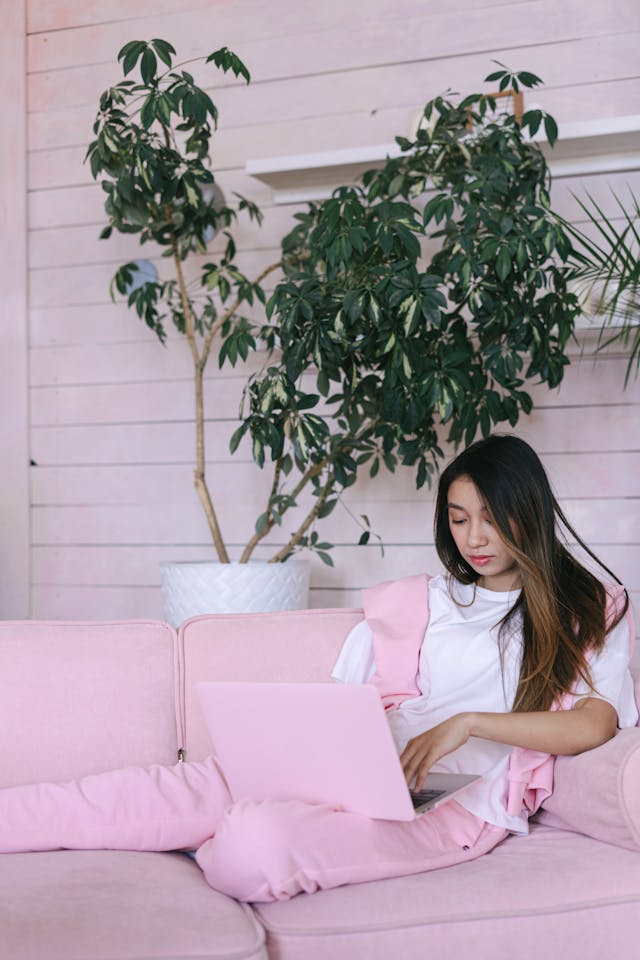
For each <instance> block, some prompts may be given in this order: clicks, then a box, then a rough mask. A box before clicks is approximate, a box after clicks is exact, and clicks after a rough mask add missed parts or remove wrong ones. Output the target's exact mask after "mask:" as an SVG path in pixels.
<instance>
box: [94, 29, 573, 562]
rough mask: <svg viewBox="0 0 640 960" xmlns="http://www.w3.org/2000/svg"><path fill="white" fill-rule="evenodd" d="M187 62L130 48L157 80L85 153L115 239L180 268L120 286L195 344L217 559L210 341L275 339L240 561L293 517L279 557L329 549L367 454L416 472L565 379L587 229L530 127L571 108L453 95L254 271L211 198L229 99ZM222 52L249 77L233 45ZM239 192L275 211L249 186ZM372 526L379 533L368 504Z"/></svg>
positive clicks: (201, 488) (216, 344)
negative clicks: (207, 258) (136, 240)
mask: <svg viewBox="0 0 640 960" xmlns="http://www.w3.org/2000/svg"><path fill="white" fill-rule="evenodd" d="M173 56H174V50H173V47H171V45H170V44H168V43H166V41H162V40H153V41H151V42H150V43H146V42H143V41H133V42H132V43H129V44H127V45H126V46H125V47H124V48H123V49H122V50H121V51H120V54H119V59H120V60H121V61H122V65H123V68H124V72H125V75H128V74H129V73H130V72H131V71H132V70H134V69H135V68H136V66H139V69H140V79H139V80H138V81H132V80H127V79H125V80H123V81H120V83H118V84H116V86H114V87H112V88H110V89H109V90H107V91H105V93H104V94H103V95H102V98H101V101H100V112H99V114H98V117H97V119H96V123H95V126H94V132H95V140H94V141H93V142H92V144H91V146H90V147H89V151H88V156H89V158H90V161H91V169H92V172H93V175H94V177H96V178H98V179H101V180H102V185H103V188H104V189H105V191H106V194H107V197H106V204H105V207H106V211H107V214H108V218H109V223H108V226H107V227H106V229H105V230H104V231H103V236H108V235H109V234H110V232H111V231H112V230H117V231H120V232H124V233H128V232H136V233H138V234H139V236H140V241H141V243H145V242H146V241H149V240H152V241H155V242H156V243H157V244H159V245H160V246H161V247H163V248H165V255H167V256H168V257H169V258H170V259H171V261H172V263H173V277H172V278H171V279H169V280H164V281H157V282H147V283H143V284H142V285H140V286H139V287H137V288H134V289H132V288H131V281H132V279H133V277H134V265H133V264H125V265H124V266H123V267H122V268H120V270H119V271H118V272H117V273H116V276H115V278H114V284H115V288H116V289H117V290H118V291H120V293H124V294H126V295H128V301H129V304H130V306H132V307H133V308H135V310H136V311H137V313H138V314H139V315H140V316H141V317H142V318H143V319H144V320H145V322H146V323H147V324H148V326H149V327H150V328H151V329H152V330H153V331H154V332H155V334H156V335H157V336H159V337H160V339H164V336H165V322H166V319H167V318H169V319H170V320H171V321H172V322H173V324H174V325H175V327H176V328H177V330H178V331H179V332H180V333H182V334H184V336H185V337H186V339H187V341H188V344H189V348H190V351H191V356H192V359H193V370H194V383H195V392H196V406H195V419H196V471H195V483H196V487H197V489H198V493H199V495H200V498H201V501H202V504H203V507H204V509H205V512H206V515H207V518H208V520H209V525H210V528H211V532H212V536H213V540H214V543H215V547H216V550H217V554H218V557H219V559H220V560H223V561H227V560H228V559H229V557H228V551H227V549H226V547H225V544H224V541H223V538H222V533H221V531H220V526H219V524H218V519H217V516H216V514H215V511H214V507H213V500H212V497H211V495H210V493H209V489H208V485H207V482H206V477H205V467H206V458H205V450H204V429H203V426H204V415H203V388H204V370H205V366H206V364H207V362H208V360H209V359H210V357H211V355H212V353H214V352H216V351H217V354H218V360H219V363H220V364H222V363H223V362H225V360H229V361H230V362H232V363H233V362H235V361H236V359H237V358H238V357H240V358H242V359H244V358H245V357H246V356H247V353H248V351H249V350H251V349H253V348H254V347H255V346H256V343H257V339H259V341H260V342H261V344H262V345H264V346H266V348H267V350H268V357H267V361H266V363H265V366H264V368H263V369H262V370H261V371H260V372H259V373H258V374H256V375H254V376H252V377H250V378H249V380H248V383H247V389H246V394H245V407H244V410H243V413H242V415H241V422H240V425H239V427H238V429H237V430H236V432H235V434H234V437H233V439H232V443H231V447H232V451H234V450H235V449H236V448H237V446H238V444H239V443H240V442H241V440H242V438H243V437H244V436H245V435H246V434H249V435H250V437H251V441H252V453H253V458H254V460H255V461H256V463H257V464H258V466H260V467H265V465H266V462H267V459H270V460H271V464H272V470H273V476H272V483H271V488H270V493H269V496H268V499H267V502H266V503H265V505H264V509H263V510H262V512H261V514H260V516H259V517H258V520H257V522H256V525H255V531H254V533H253V535H252V536H251V537H250V539H249V542H248V543H247V545H246V547H245V549H244V550H243V551H242V555H241V558H240V559H241V560H242V561H247V560H248V559H249V557H250V556H251V555H252V553H253V550H254V549H255V547H256V546H257V545H258V543H260V542H261V541H262V540H263V539H264V538H265V537H266V536H267V535H268V534H269V533H270V532H271V531H272V530H273V528H274V527H275V526H276V525H279V526H283V525H284V522H285V519H287V521H288V520H289V518H294V517H295V521H294V523H293V530H289V531H287V532H286V534H285V535H284V536H283V537H282V538H281V539H282V540H284V545H283V546H281V547H280V548H277V549H276V550H275V551H274V553H273V555H272V557H271V559H272V560H273V561H281V560H285V559H286V558H287V557H288V556H290V555H291V553H292V552H294V551H295V550H296V549H298V548H300V547H305V546H306V547H310V548H312V549H315V550H317V551H318V553H319V554H320V556H321V558H322V559H323V560H325V561H326V562H328V563H330V562H331V559H330V556H329V554H328V553H327V549H328V548H329V546H330V544H328V543H323V542H321V540H320V538H319V535H318V531H317V528H316V527H317V521H318V520H322V518H324V517H326V516H327V515H328V514H329V513H331V511H332V510H333V509H334V508H335V506H336V504H337V503H338V502H340V499H341V494H342V492H343V491H344V490H345V489H346V488H348V487H350V486H351V485H352V484H353V483H354V482H355V481H356V478H357V476H358V474H359V473H360V472H361V471H362V470H363V469H365V470H368V472H369V474H370V475H371V476H372V477H373V476H375V475H376V473H377V472H378V470H379V468H380V465H381V464H382V465H384V466H385V467H386V468H387V469H389V470H394V468H395V467H396V465H397V464H398V462H401V463H403V464H407V465H415V466H416V467H417V484H418V486H421V485H422V484H424V483H425V482H426V481H428V480H429V479H430V476H431V474H432V473H433V471H434V469H435V467H436V464H437V462H438V459H439V458H440V457H441V456H442V451H441V449H440V445H439V433H438V428H439V426H440V424H444V425H446V427H447V428H448V435H449V439H450V440H452V441H453V442H455V443H458V442H460V441H469V440H471V439H472V438H473V437H474V436H475V435H476V433H477V432H478V431H481V432H482V433H485V434H486V433H488V432H489V431H490V430H491V429H492V427H493V426H494V425H495V424H499V423H503V422H505V421H506V422H508V423H510V424H511V425H515V423H516V422H517V421H518V418H519V416H520V414H521V412H523V411H524V412H525V413H527V412H529V410H530V409H531V399H530V397H529V395H528V393H527V392H526V389H525V386H526V380H527V379H531V378H537V379H539V380H541V381H542V382H545V383H547V384H549V386H552V387H553V386H556V385H557V384H558V383H559V382H560V380H561V378H562V375H563V370H564V366H565V364H566V363H567V358H566V356H565V352H564V350H565V346H566V343H567V340H568V338H569V336H570V334H571V332H572V327H573V319H574V316H575V314H576V313H577V312H578V305H577V301H576V298H575V296H574V295H573V294H571V293H570V292H569V291H568V290H567V286H566V279H565V273H564V271H563V263H564V261H566V258H567V256H568V254H569V251H570V244H569V241H568V239H567V235H566V232H565V230H564V228H563V225H562V224H561V223H560V222H559V221H558V219H557V218H556V217H555V216H554V215H553V213H552V211H551V210H550V205H549V194H548V187H549V174H548V170H547V167H546V164H545V160H544V157H543V155H542V153H541V152H540V150H539V149H538V147H537V146H536V145H535V144H533V143H532V142H531V141H530V139H529V134H533V133H535V131H536V130H537V129H538V127H539V126H540V125H541V124H542V123H544V124H545V126H546V129H547V134H548V137H549V139H550V140H553V139H554V137H555V133H556V131H555V124H554V122H553V120H552V118H551V117H549V116H547V115H545V114H543V113H541V112H540V111H537V110H535V111H529V112H528V113H526V114H525V116H524V118H523V121H522V126H521V127H520V126H519V125H518V123H517V122H516V120H515V119H514V117H513V116H511V115H502V114H499V113H498V112H497V109H496V100H495V99H494V98H492V97H490V96H486V95H482V94H473V95H471V96H469V97H467V98H465V99H464V100H463V101H462V102H460V103H456V102H453V100H452V99H450V98H445V97H438V98H436V99H435V100H433V101H431V102H430V103H428V104H427V106H426V108H425V111H424V119H425V124H424V126H423V127H422V126H421V128H420V129H419V131H418V133H417V135H416V138H415V140H408V139H404V138H398V142H399V143H400V146H401V147H402V151H403V155H402V156H401V157H400V158H399V159H393V160H388V161H387V162H386V163H385V164H384V166H383V168H382V169H381V170H376V171H371V172H369V173H368V174H366V175H365V177H364V178H363V180H362V182H361V183H359V184H357V185H355V186H351V187H342V188H340V189H339V190H337V191H336V192H335V193H334V195H333V196H332V197H331V198H329V199H328V200H326V201H323V202H321V203H317V204H310V205H309V206H308V208H307V210H305V211H304V212H302V213H299V214H297V221H298V223H297V225H296V227H295V228H294V230H293V231H292V232H291V233H290V234H289V235H288V236H287V237H286V238H285V240H284V241H283V251H282V258H281V260H279V261H278V263H274V264H271V265H270V266H269V267H267V268H266V269H265V270H264V271H263V273H262V274H261V276H260V277H258V278H255V279H253V280H250V279H249V278H247V277H246V276H245V275H244V274H243V273H242V272H241V271H240V270H239V269H238V268H237V265H236V264H235V263H234V257H235V247H234V243H233V239H232V236H231V234H230V232H229V231H228V229H227V228H228V227H229V226H230V225H231V224H232V221H233V219H234V218H235V215H236V211H235V210H234V209H232V208H230V207H229V206H227V205H226V204H224V203H223V204H221V205H216V204H212V203H211V202H207V199H206V196H205V191H206V188H207V187H208V186H210V185H211V184H212V183H213V173H212V171H211V164H210V153H209V150H210V139H211V136H212V133H213V130H214V128H215V124H216V119H217V110H216V108H215V106H214V104H213V102H212V101H211V99H210V97H209V96H208V94H207V93H206V92H205V91H204V90H203V89H201V88H200V87H198V86H197V85H196V84H195V82H194V80H193V77H192V76H191V75H190V74H189V73H188V72H187V71H186V70H185V69H184V65H177V66H175V67H174V66H173ZM207 61H208V62H213V63H214V64H215V66H217V67H218V68H220V69H222V70H225V71H227V70H232V71H233V72H234V73H235V74H236V76H243V77H244V78H245V79H246V80H248V79H249V76H248V72H247V70H246V68H245V67H244V65H243V64H242V63H241V61H240V60H238V58H237V57H236V56H235V55H234V54H233V53H231V52H230V51H229V50H227V49H226V48H222V49H221V50H218V51H216V52H215V53H213V54H211V56H210V57H208V58H207ZM159 62H161V63H162V64H163V65H164V67H166V69H164V67H163V69H162V70H161V71H159V69H158V68H159ZM488 79H490V80H491V81H492V82H497V83H499V85H500V87H501V89H506V88H515V89H517V88H518V86H519V85H524V86H531V85H534V84H536V83H537V82H539V81H538V79H537V78H536V77H534V76H533V75H532V74H527V73H520V74H511V73H509V71H507V70H500V71H497V72H496V73H495V74H493V75H492V76H491V77H490V78H488ZM237 208H238V210H246V211H247V212H248V214H249V215H250V216H252V217H254V218H257V219H259V217H260V214H259V211H258V210H257V208H256V207H255V206H254V205H253V204H251V203H249V202H248V201H247V200H244V199H243V198H241V197H239V198H238V203H237ZM211 228H213V229H216V230H217V229H220V228H223V229H224V230H225V235H226V247H225V250H224V253H223V255H222V256H221V258H219V259H218V260H217V261H216V262H208V263H206V264H205V265H204V266H202V268H201V270H200V274H199V276H198V278H197V279H196V280H195V281H193V282H191V283H189V281H188V279H187V277H186V274H185V269H184V261H185V260H186V259H187V257H189V256H190V255H191V254H194V253H201V252H202V251H203V250H204V249H205V247H206V241H207V232H208V231H209V230H210V229H211ZM425 244H428V245H429V244H430V245H432V246H433V247H434V251H435V252H433V254H432V255H431V256H429V255H428V250H425ZM277 267H281V268H282V269H283V271H284V278H283V279H282V280H281V281H279V282H278V283H277V284H276V286H275V290H274V292H273V295H272V296H271V297H270V299H269V302H268V304H267V315H266V319H265V321H264V323H263V325H262V327H261V328H260V329H258V330H256V328H255V327H253V326H252V325H251V324H250V323H249V321H248V320H247V319H246V317H243V316H242V314H241V313H239V311H240V310H241V309H242V307H243V306H244V305H246V304H249V305H250V304H252V303H253V302H254V300H255V299H256V298H257V300H258V301H264V293H263V291H262V288H261V286H260V284H261V281H262V279H264V277H265V276H266V275H267V273H269V272H270V271H272V270H274V269H275V268H277ZM362 525H363V527H364V528H365V529H364V532H363V533H362V536H361V537H360V542H362V543H364V542H366V541H367V540H368V538H369V529H368V519H367V518H362Z"/></svg>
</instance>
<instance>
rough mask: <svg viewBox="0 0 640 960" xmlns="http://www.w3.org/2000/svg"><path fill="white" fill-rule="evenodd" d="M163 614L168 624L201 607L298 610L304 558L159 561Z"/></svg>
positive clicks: (305, 578) (305, 596) (305, 584)
mask: <svg viewBox="0 0 640 960" xmlns="http://www.w3.org/2000/svg"><path fill="white" fill-rule="evenodd" d="M161 570H162V594H163V597H164V609H165V620H167V622H168V623H170V624H171V625H172V626H174V627H178V626H180V624H181V623H182V622H183V620H187V619H188V618H189V617H195V616H199V615H200V614H205V613H263V612H265V611H269V610H303V609H305V608H306V607H307V606H308V605H309V561H308V560H299V559H293V560H287V562H286V563H267V562H266V561H263V560H255V561H251V562H250V563H237V562H233V563H216V562H214V561H196V562H194V563H163V564H161Z"/></svg>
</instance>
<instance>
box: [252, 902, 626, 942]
mask: <svg viewBox="0 0 640 960" xmlns="http://www.w3.org/2000/svg"><path fill="white" fill-rule="evenodd" d="M634 903H640V891H639V892H638V893H637V894H635V895H630V896H628V897H617V898H615V899H610V900H591V901H589V902H585V903H581V904H572V905H571V906H566V905H565V906H562V907H545V908H543V909H540V910H517V911H513V912H510V913H485V914H475V915H471V916H469V915H465V916H460V915H459V916H454V917H444V916H443V917H435V918H433V919H431V918H430V919H429V920H428V921H425V920H423V919H415V920H408V921H407V922H406V923H388V924H376V925H375V926H373V925H368V926H366V927H352V928H349V929H343V930H338V929H336V928H335V927H332V928H326V929H323V930H321V929H318V930H314V931H305V930H296V931H291V930H287V929H286V928H283V927H278V926H277V925H274V924H272V923H269V921H268V920H266V919H265V918H264V916H263V915H262V913H261V911H260V909H259V908H260V904H256V906H255V908H256V912H257V914H258V917H259V918H260V922H261V923H262V924H263V926H264V928H265V929H266V930H267V932H268V933H273V934H280V935H285V936H288V937H317V936H327V935H329V934H330V935H332V936H355V935H357V934H362V933H383V932H386V931H390V930H406V929H410V928H419V927H424V928H429V927H432V926H435V925H438V924H442V925H450V924H461V923H478V922H486V921H490V922H492V921H495V920H512V919H513V920H521V919H525V918H527V917H546V916H559V915H561V914H563V913H567V914H569V913H578V912H583V911H585V910H593V909H598V908H608V907H615V906H621V905H624V904H634Z"/></svg>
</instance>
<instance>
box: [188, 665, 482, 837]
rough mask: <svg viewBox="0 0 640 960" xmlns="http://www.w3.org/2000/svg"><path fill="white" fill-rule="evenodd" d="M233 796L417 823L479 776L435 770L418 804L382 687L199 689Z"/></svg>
mask: <svg viewBox="0 0 640 960" xmlns="http://www.w3.org/2000/svg"><path fill="white" fill-rule="evenodd" d="M197 690H198V696H199V698H200V704H201V706H202V711H203V714H204V718H205V721H206V723H207V727H208V730H209V733H210V735H211V740H212V743H213V747H214V752H215V755H216V758H217V760H218V763H219V765H220V768H221V770H222V772H223V774H224V776H225V778H226V780H227V784H228V786H229V791H230V793H231V796H232V798H233V800H240V799H242V798H249V799H251V800H256V801H259V800H267V799H271V800H290V799H296V800H305V801H307V802H309V803H329V804H331V805H333V806H336V807H339V808H341V809H344V810H348V811H351V812H353V813H360V814H363V815H364V816H367V817H372V818H374V819H384V820H412V819H413V818H414V817H415V815H416V814H417V813H422V812H423V811H424V810H427V809H430V808H431V807H434V806H437V805H438V804H440V803H443V802H444V801H445V800H448V799H450V798H451V797H452V796H454V795H455V794H457V793H459V792H460V791H461V790H464V789H465V788H466V787H467V786H469V784H470V783H472V782H473V781H475V780H477V779H478V777H477V776H467V775H464V774H452V773H451V774H450V773H430V774H429V775H428V776H427V779H426V782H425V784H424V787H423V788H422V789H421V790H420V791H418V793H417V794H416V795H415V798H414V799H412V794H411V793H410V791H409V789H408V787H407V784H406V781H405V778H404V774H403V772H402V767H401V765H400V759H399V757H398V754H397V751H396V747H395V744H394V742H393V738H392V736H391V731H390V730H389V726H388V724H387V720H386V717H385V715H384V708H383V706H382V703H381V701H380V697H379V695H378V692H377V691H376V689H375V688H374V687H372V686H370V685H367V684H353V683H253V682H244V681H240V682H237V681H231V682H224V681H214V682H203V683H198V684H197Z"/></svg>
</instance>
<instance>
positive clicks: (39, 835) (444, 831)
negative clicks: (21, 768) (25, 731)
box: [0, 759, 506, 901]
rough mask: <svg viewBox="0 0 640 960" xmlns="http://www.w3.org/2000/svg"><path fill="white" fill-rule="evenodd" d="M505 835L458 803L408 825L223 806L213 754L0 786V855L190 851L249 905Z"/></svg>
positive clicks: (468, 856)
mask: <svg viewBox="0 0 640 960" xmlns="http://www.w3.org/2000/svg"><path fill="white" fill-rule="evenodd" d="M505 835H506V831H504V830H502V829H500V828H498V827H493V826H490V825H488V824H486V823H484V822H483V821H482V820H480V819H479V818H478V817H475V816H474V815H473V814H471V813H469V812H468V811H466V810H465V809H464V808H463V807H461V806H460V805H459V804H458V803H456V801H455V800H452V801H449V803H446V804H443V805H442V806H441V807H438V808H437V809H436V810H432V811H430V812H429V813H426V814H423V815H422V816H420V817H417V818H416V819H415V820H413V821H410V822H407V823H405V822H399V821H392V820H370V819H368V818H367V817H362V816H359V815H357V814H353V813H345V812H344V811H341V810H336V809H334V808H332V807H330V806H328V805H318V804H308V803H302V802H300V801H281V802H275V801H265V802H263V803H252V802H249V801H246V800H244V801H240V802H238V803H235V804H231V800H230V797H229V794H228V791H227V788H226V786H225V784H224V781H223V780H222V778H221V777H220V775H219V773H218V770H217V768H216V765H215V762H214V761H213V760H212V759H209V760H206V761H204V762H202V763H183V764H177V765H176V766H174V767H162V766H154V767H149V768H142V767H129V768H126V769H124V770H114V771H112V772H109V773H102V774H97V775H94V776H89V777H84V778H83V779H81V780H75V781H71V782H70V783H64V784H51V783H49V784H34V785H28V786H21V787H10V788H8V789H5V790H0V852H2V853H15V852H22V851H36V850H57V849H70V850H79V849H94V850H97V849H110V850H197V854H196V860H197V862H198V864H199V865H200V867H201V868H202V870H203V872H204V875H205V877H206V879H207V882H208V883H209V884H210V885H211V886H212V887H214V888H215V889H216V890H220V891H221V892H222V893H226V894H229V895H230V896H233V897H236V898H237V899H239V900H246V901H270V900H287V899H289V898H290V897H293V896H295V895H296V894H297V893H301V892H303V891H306V892H307V893H311V892H313V891H315V890H321V889H327V888H329V887H336V886H340V885H341V884H344V883H356V882H360V881H364V880H380V879H384V878H386V877H397V876H403V875H406V874H410V873H421V872H422V871H424V870H434V869H436V868H437V867H446V866H449V865H451V864H454V863H459V862H461V861H463V860H473V859H475V858H476V857H478V856H480V855H481V854H483V853H486V852H488V851H489V850H491V849H492V848H493V847H494V846H495V845H496V844H497V843H499V842H500V840H502V839H503V837H504V836H505Z"/></svg>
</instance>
